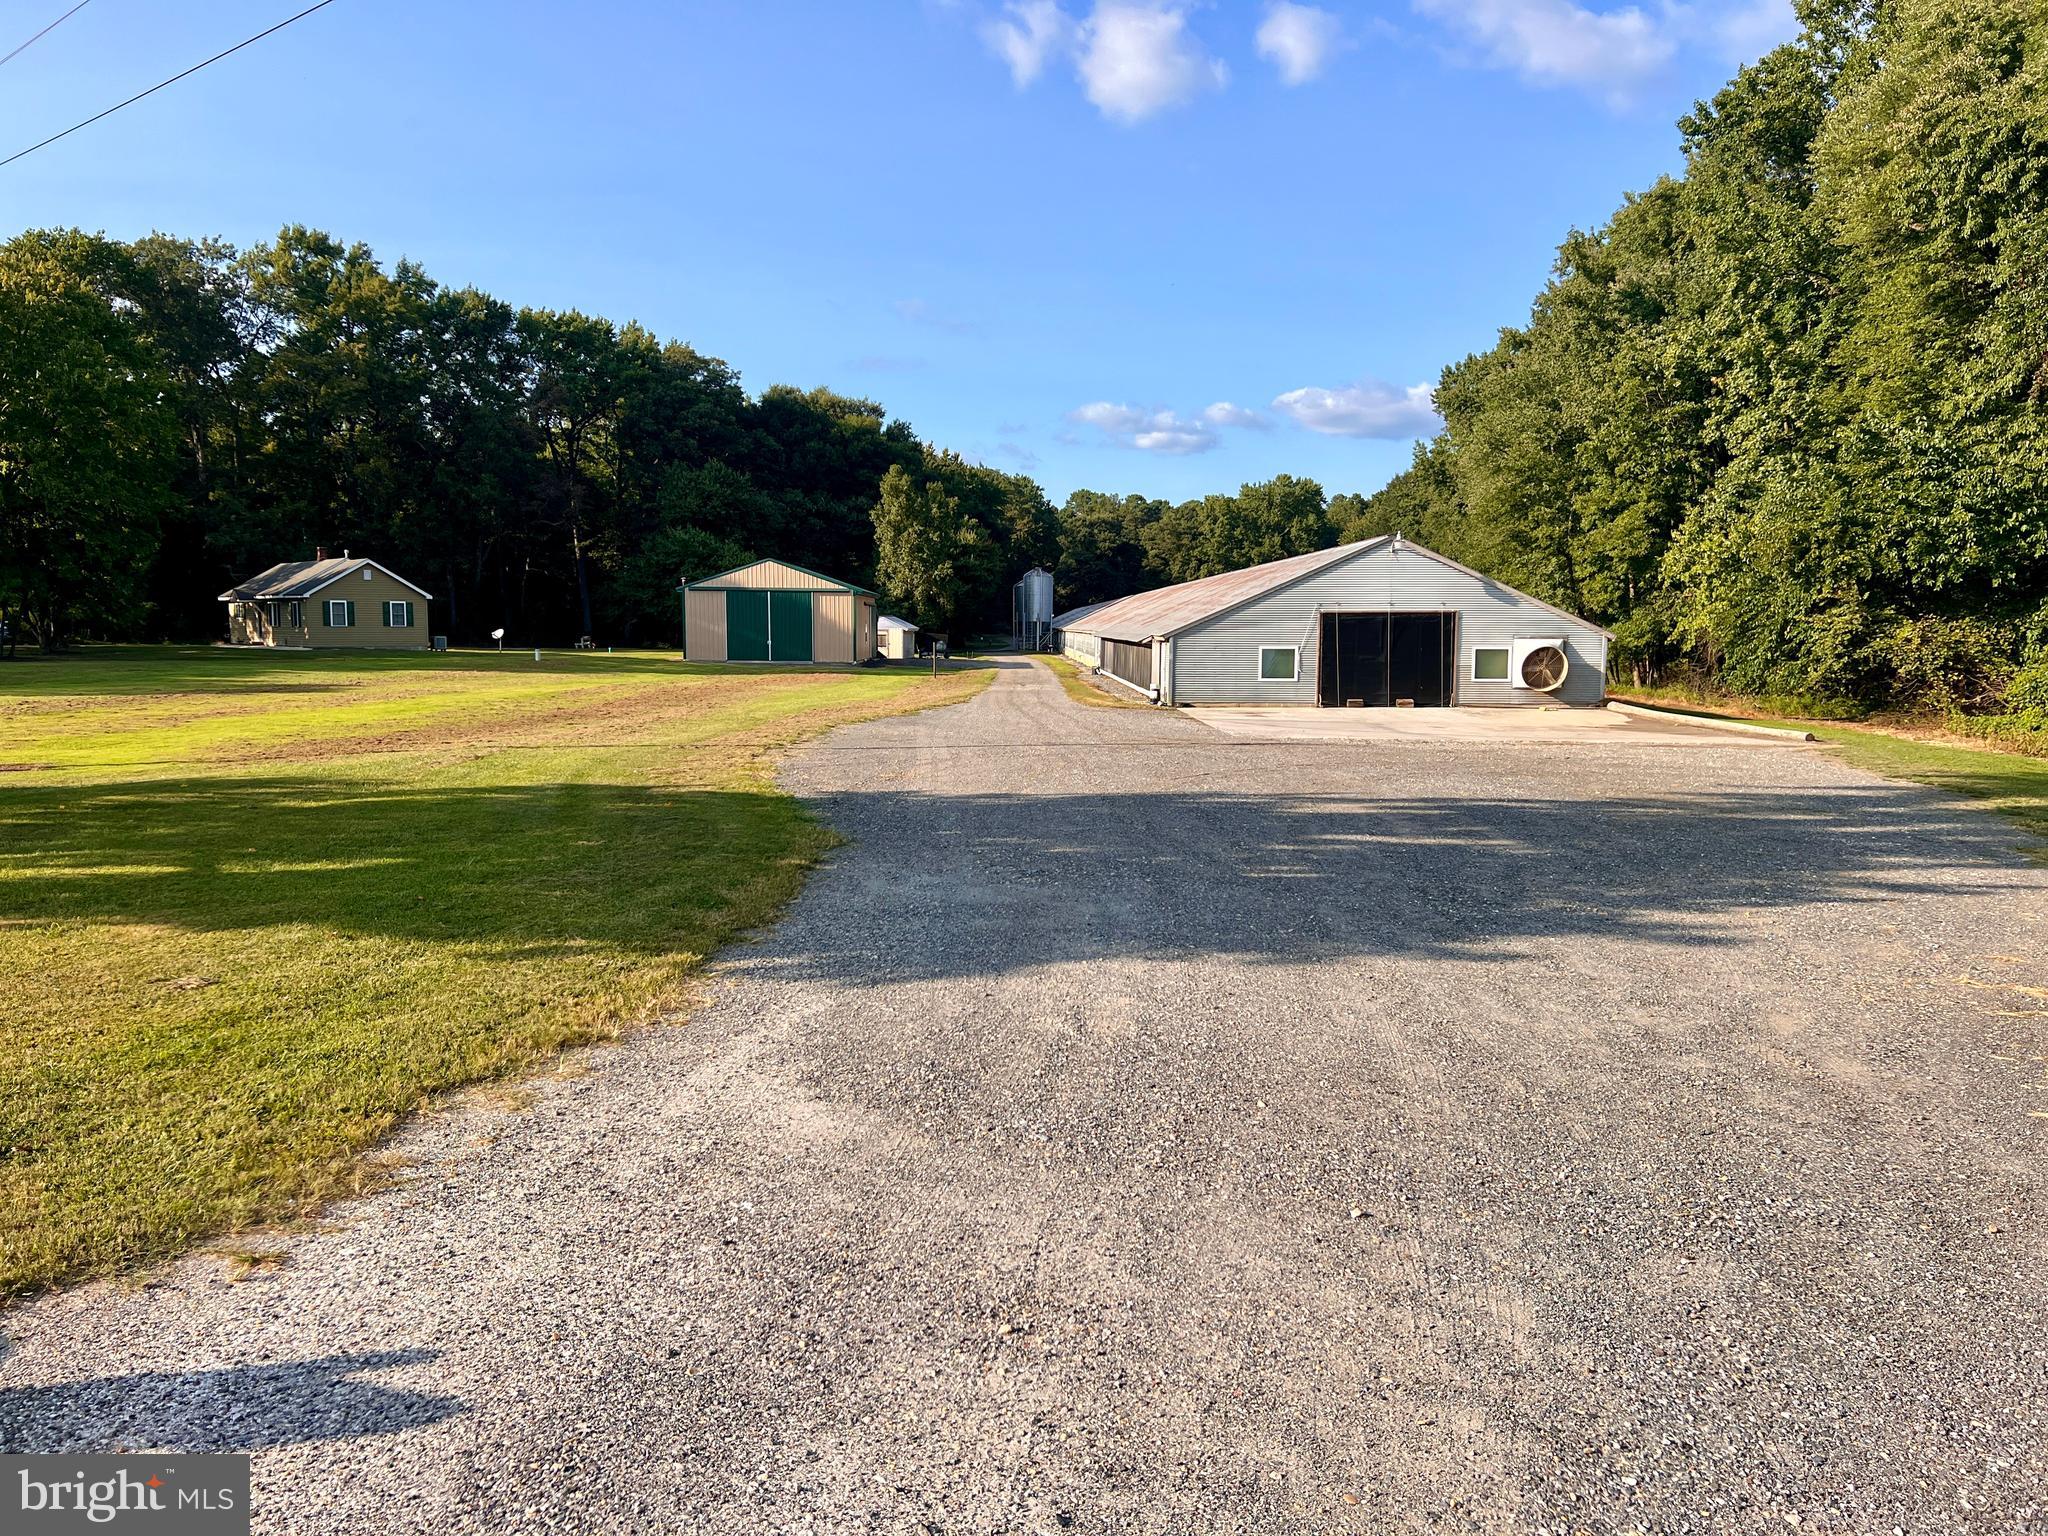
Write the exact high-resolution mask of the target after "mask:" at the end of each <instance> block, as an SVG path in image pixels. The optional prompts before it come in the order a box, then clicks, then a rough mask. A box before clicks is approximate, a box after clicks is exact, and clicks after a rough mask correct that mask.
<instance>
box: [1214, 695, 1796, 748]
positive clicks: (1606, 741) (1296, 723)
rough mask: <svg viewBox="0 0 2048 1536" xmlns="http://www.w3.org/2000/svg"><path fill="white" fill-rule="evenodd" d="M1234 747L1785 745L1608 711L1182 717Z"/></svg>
mask: <svg viewBox="0 0 2048 1536" xmlns="http://www.w3.org/2000/svg"><path fill="white" fill-rule="evenodd" d="M1182 713H1183V714H1185V715H1186V716H1187V717H1188V718H1189V719H1191V720H1199V721H1200V722H1201V723H1202V724H1203V725H1206V726H1208V727H1210V728H1211V729H1212V730H1216V731H1220V732H1221V733H1222V734H1223V735H1225V736H1229V737H1232V738H1233V739H1235V740H1238V741H1273V742H1283V741H1286V742H1293V741H1332V742H1335V741H1364V742H1381V743H1384V742H1400V741H1418V742H1429V741H1445V742H1448V741H1457V742H1499V743H1501V744H1503V745H1509V746H1613V747H1628V746H1643V747H1787V746H1801V745H1804V743H1802V742H1798V741H1795V740H1793V739H1791V738H1789V737H1788V738H1785V739H1784V740H1775V739H1772V738H1769V737H1764V736H1749V735H1737V734H1733V733H1730V732H1726V731H1716V730H1713V729H1710V728H1708V727H1705V726H1691V725H1681V724H1677V723H1675V722H1674V723H1666V722H1664V721H1659V720H1646V719H1641V718H1636V717H1631V716H1628V715H1623V714H1619V713H1617V712H1615V711H1613V710H1607V709H1303V708H1298V707H1283V706H1278V705H1256V706H1232V707H1225V706H1222V705H1210V706H1205V707H1198V708H1193V709H1187V710H1183V711H1182Z"/></svg>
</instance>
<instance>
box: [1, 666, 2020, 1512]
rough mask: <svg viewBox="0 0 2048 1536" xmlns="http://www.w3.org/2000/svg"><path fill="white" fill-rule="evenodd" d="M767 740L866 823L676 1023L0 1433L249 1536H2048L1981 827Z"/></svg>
mask: <svg viewBox="0 0 2048 1536" xmlns="http://www.w3.org/2000/svg"><path fill="white" fill-rule="evenodd" d="M787 778H788V782H789V783H790V784H791V786H792V787H793V788H795V789H796V790H798V791H799V792H800V793H802V794H804V795H806V796H809V797H812V798H813V799H814V800H815V802H816V804H817V806H818V808H819V811H820V813H821V814H822V815H823V816H825V817H826V818H828V819H829V820H830V821H831V822H832V823H833V824H834V825H836V826H838V827H840V828H841V829H843V830H844V831H845V832H847V833H848V834H849V835H850V836H851V838H852V839H853V842H852V844H851V846H850V847H849V848H847V849H846V850H845V851H843V852H842V853H841V854H839V855H838V856H837V857H836V858H835V859H834V860H833V862H832V863H831V864H830V865H829V866H828V867H827V868H826V869H825V870H824V871H822V872H821V873H820V874H819V876H818V877H817V878H816V879H815V880H814V881H813V882H812V883H811V885H810V887H809V889H808V890H807V891H806V893H805V894H804V896H803V897H802V898H801V900H800V901H799V902H798V904H797V906H796V907H795V909H794V910H793V912H792V913H791V915H790V916H789V918H788V920H787V921H786V922H785V923H784V924H783V925H782V926H781V927H779V928H778V929H777V930H776V931H775V932H773V933H772V934H769V935H767V936H765V937H764V938H763V939H762V940H761V941H760V942H758V943H756V944H753V945H749V946H746V947H743V948H742V949H740V950H738V951H735V952H734V953H733V954H731V955H729V956H728V957H727V959H726V960H725V962H724V963H722V964H721V965H720V966H719V967H718V969H717V971H716V974H715V976H714V977H713V979H712V981H711V983H710V985H709V988H708V994H707V998H706V1001H705V1004H704V1006H703V1007H702V1008H701V1009H700V1010H699V1011H698V1012H696V1013H695V1015H694V1016H693V1017H692V1019H691V1021H690V1022H689V1023H688V1024H687V1025H686V1026H680V1027H673V1028H660V1029H655V1030H651V1031H648V1032H645V1033H643V1034H640V1035H638V1036H636V1037H634V1038H633V1039H631V1040H630V1041H628V1042H627V1043H625V1044H623V1045H619V1046H615V1047H611V1048H606V1049H599V1050H594V1051H590V1052H586V1053H582V1054H581V1055H580V1056H578V1057H577V1058H575V1059H574V1061H573V1062H572V1063H571V1068H570V1073H569V1074H562V1075H556V1076H546V1077H542V1078H540V1079H538V1080H536V1081H535V1082H534V1083H533V1084H532V1085H531V1092H530V1102H521V1101H520V1100H519V1099H517V1098H515V1099H514V1100H513V1101H512V1102H509V1103H507V1102H503V1101H502V1100H500V1101H498V1102H492V1101H490V1100H488V1099H479V1100H477V1101H474V1102H470V1103H467V1104H465V1105H464V1106H462V1107H459V1108H456V1109H453V1110H451V1111H449V1112H446V1113H442V1114H438V1115H435V1116H432V1117H430V1118H428V1119H426V1120H424V1121H422V1122H420V1123H419V1124H418V1125H416V1126H414V1127H413V1128H412V1129H410V1130H409V1131H407V1132H406V1133H405V1134H404V1135H403V1136H402V1137H401V1138H400V1139H399V1140H398V1141H397V1143H396V1144H395V1145H396V1147H397V1148H398V1150H399V1151H401V1152H403V1153H404V1154H405V1155H406V1156H407V1157H409V1158H410V1159H412V1160H413V1166H412V1171H411V1173H410V1174H409V1175H408V1176H407V1177H405V1178H404V1179H402V1180H401V1181H400V1183H399V1184H398V1185H397V1186H396V1187H394V1188H392V1189H390V1190H388V1191H387V1192H385V1193H383V1194H381V1195H378V1196H376V1197H373V1198H370V1199H367V1200H363V1201H360V1202H357V1203H355V1204H354V1205H351V1206H349V1207H347V1208H345V1209H343V1210H340V1211H337V1212H335V1213H334V1219H333V1222H332V1223H331V1224H330V1225H329V1226H328V1227H326V1228H325V1229H323V1230H320V1231H315V1232H307V1233H301V1234H295V1235H289V1236H285V1237H282V1238H279V1239H278V1240H277V1241H276V1243H275V1244H274V1246H275V1247H277V1248H279V1249H280V1250H282V1252H283V1254H284V1259H283V1262H282V1263H281V1264H280V1265H279V1266H278V1267H277V1268H275V1269H273V1270H269V1271H265V1272H259V1273H257V1274H256V1275H254V1276H253V1277H252V1278H249V1279H246V1280H244V1281H241V1282H240V1283H236V1282H233V1281H232V1280H231V1279H230V1278H229V1275H228V1272H227V1269H226V1267H225V1266H224V1265H223V1264H222V1263H221V1261H220V1260H219V1259H217V1258H209V1257H205V1256H197V1257H194V1258H191V1259H188V1260H186V1261H183V1262H181V1263H179V1264H177V1265H174V1266H171V1267H169V1268H168V1269H166V1270H163V1271H161V1272H159V1273H158V1274H156V1275H155V1276H153V1277H151V1278H150V1279H149V1281H148V1283H146V1284H144V1285H141V1286H140V1287H135V1286H126V1287H122V1286H111V1285H93V1286H87V1287H83V1288H81V1289H77V1290H74V1291H70V1292H66V1293H63V1294H59V1295H54V1296H50V1297H46V1298H43V1299H40V1300H38V1301H36V1302H35V1303H33V1304H31V1305H29V1306H26V1307H24V1308H20V1309H18V1310H16V1311H14V1312H12V1313H10V1314H8V1315H6V1317H5V1318H4V1319H0V1323H4V1326H5V1328H6V1330H7V1332H8V1334H9V1335H10V1336H11V1340H12V1352H11V1354H9V1356H8V1357H7V1358H6V1359H5V1361H4V1363H0V1449H53V1448H67V1449H71V1448H75V1449H86V1448H92V1449H101V1448H108V1447H114V1446H123V1447H183V1448H192V1449H230V1448H242V1447H249V1448H254V1449H255V1451H256V1461H255V1468H256V1507H257V1512H258V1513H257V1525H258V1528H259V1529H260V1530H262V1531H265V1532H273V1533H287V1532H288V1533H291V1536H304V1533H316V1536H317V1533H329V1532H332V1533H344V1532H346V1533H358V1532H378V1533H383V1532H398V1531H434V1532H472V1531H491V1532H502V1531H588V1532H647V1533H656V1532H659V1533H673V1532H690V1533H693V1536H694V1533H717V1532H734V1533H737V1532H747V1533H757V1532H768V1531H774V1532H810V1533H816V1536H827V1533H832V1536H836V1533H852V1532H861V1533H867V1532H891V1533H894V1532H944V1533H956V1532H961V1533H988V1536H997V1533H1021V1532H1041V1531H1061V1530H1073V1531H1080V1532H1156V1533H1162V1536H1164V1533H1184V1532H1198V1531H1199V1532H1257V1533H1261V1536H1264V1533H1274V1532H1295V1531H1302V1532H1307V1531H1318V1532H1324V1531H1345V1532H1401V1531H1443V1532H1463V1531H1506V1530H1513V1531H1554V1532H1560V1533H1562V1532H1581V1531H1583V1532H1598V1533H1606V1532H1624V1531H1649V1532H1681V1531H1683V1532H1703V1533H1704V1532H1731V1531H1741V1532H1758V1531H1765V1530H1778V1529H1787V1528H1790V1527H1792V1526H1797V1527H1798V1528H1799V1529H1801V1530H1803V1531H1823V1532H1855V1533H1864V1532H1888V1531H1893V1530H1899V1531H1903V1532H1910V1533H1914V1536H1920V1533H1926V1532H1945V1531H1971V1532H1984V1533H1992V1532H1996V1533H2001V1536H2003V1533H2010V1532H2014V1531H2021V1530H2041V1529H2048V1449H2044V1447H2048V1317H2044V1312H2048V1240H2044V1239H2048V1174H2044V1159H2043V1152H2044V1148H2048V1115H2044V1113H2043V1112H2044V1111H2048V869H2043V868H2041V867H2038V866H2035V865H2031V864H2028V863H2027V862H2025V861H2024V860H2023V859H2022V857H2021V856H2020V854H2019V851H2018V843H2017V834H2015V833H2014V832H2012V831H2011V830H2010V829H2009V828H2008V827H2007V825H2006V824H2005V823H2003V822H2001V821H1998V820H1996V819H1995V818H1993V817H1991V816H1989V815H1987V814H1985V813H1982V812H1980V811H1978V810H1976V809H1974V808H1971V807H1969V806H1967V805H1963V804H1961V803H1958V802H1955V801H1951V800H1948V799H1944V798H1942V797H1939V796H1937V795H1934V794H1931V793H1927V792H1923V791H1920V790H1917V789H1914V788H1910V787H1905V786H1900V785H1895V784H1889V783H1884V782H1881V781H1879V780H1876V779H1872V778H1869V777H1867V776H1864V775H1862V774H1859V773H1856V772H1854V771H1852V770H1850V769H1847V768H1845V767H1843V766H1842V765H1840V764H1839V763H1838V762H1836V761H1835V760H1834V759H1833V758H1832V757H1830V756H1829V755H1828V754H1826V753H1825V752H1822V751H1817V750H1810V749H1802V748H1786V747H1779V746H1770V745H1752V744H1751V743H1749V742H1747V741H1742V740H1739V739H1735V738H1731V739H1730V741H1729V744H1728V745H1727V746H1726V747H1725V748H1720V747H1715V748H1697V747H1695V748H1687V749H1660V748H1656V747H1632V746H1622V745H1617V746H1605V745H1602V746H1587V747H1558V748H1541V749H1536V748H1531V747H1527V746H1523V747H1515V746H1512V745H1487V744H1455V743H1412V744H1402V743H1390V744H1385V745H1365V744H1359V745H1352V744H1330V743H1315V744H1307V745H1299V746H1288V745H1277V744H1275V745H1268V744H1263V743H1232V742H1229V741H1226V740H1225V739H1223V738H1221V737H1219V736H1217V735H1216V734H1215V733H1213V732H1211V731H1209V730H1208V729H1207V728H1206V727H1204V726H1202V725H1200V724H1198V723H1196V722H1194V721H1192V720H1190V719H1188V718H1185V717H1182V716H1175V715H1171V714H1164V713H1154V712H1148V711H1136V710H1106V709H1087V708H1083V707H1081V706H1079V705H1077V704H1075V703H1073V702H1071V701H1069V700H1068V699H1067V698H1066V697H1065V696H1064V695H1063V694H1062V693H1061V692H1060V691H1059V689H1058V687H1057V686H1056V684H1055V683H1054V680H1053V679H1052V678H1051V677H1050V676H1049V675H1048V674H1047V673H1045V672H1044V671H1043V670H1042V669H1039V668H1036V667H1033V666H1031V665H1029V664H1028V663H1024V662H1021V661H1013V662H1010V663H1007V664H1005V665H1004V666H1003V669H1002V671H1001V672H1000V674H999V676H998V677H997V679H996V682H995V684H994V686H993V687H992V688H991V689H990V690H989V691H988V692H987V693H986V694H984V695H983V696H981V697H980V698H978V699H977V700H975V701H974V702H972V703H970V704H966V705H963V706H959V707H957V708H953V709H949V710H945V711H940V712H935V713H931V714H927V715H922V716H917V717H912V718H907V719H899V720H888V721H879V722H875V723H872V724H868V725H863V726H857V727H851V728H848V729H845V730H841V731H839V732H837V733H835V734H834V735H832V736H831V737H829V738H827V739H826V740H824V741H823V742H821V743H819V744H817V745H815V746H814V747H812V748H810V749H808V750H807V751H805V752H804V753H802V754H801V755H799V756H798V757H796V758H795V759H794V760H793V761H792V762H791V763H790V765H789V767H788V770H787ZM2027 988H2032V989H2035V990H2033V991H2028V990H2024V989H2027ZM582 1067H587V1068H588V1070H587V1071H586V1072H582V1073H581V1075H572V1074H574V1073H575V1072H576V1071H577V1070H578V1069H580V1068H582Z"/></svg>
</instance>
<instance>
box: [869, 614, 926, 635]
mask: <svg viewBox="0 0 2048 1536" xmlns="http://www.w3.org/2000/svg"><path fill="white" fill-rule="evenodd" d="M875 628H877V629H907V630H910V631H911V632H912V633H913V634H914V633H916V631H917V626H916V625H915V624H913V623H911V622H910V620H908V619H899V618H897V617H896V615H894V614H893V613H885V614H883V615H882V616H881V617H880V618H879V619H877V620H875Z"/></svg>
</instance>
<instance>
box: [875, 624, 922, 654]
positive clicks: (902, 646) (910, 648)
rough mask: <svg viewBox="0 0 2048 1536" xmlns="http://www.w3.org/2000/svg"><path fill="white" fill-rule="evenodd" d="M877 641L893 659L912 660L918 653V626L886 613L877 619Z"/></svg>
mask: <svg viewBox="0 0 2048 1536" xmlns="http://www.w3.org/2000/svg"><path fill="white" fill-rule="evenodd" d="M875 643H876V647H877V649H879V650H880V651H881V653H882V654H883V655H884V656H886V657H888V658H889V659H890V660H891V661H910V660H912V659H914V658H915V657H916V655H917V626H916V625H915V624H913V623H911V622H910V621H909V620H908V619H899V618H895V617H893V616H892V615H890V614H886V613H885V614H883V615H882V616H881V617H880V618H879V619H877V620H875Z"/></svg>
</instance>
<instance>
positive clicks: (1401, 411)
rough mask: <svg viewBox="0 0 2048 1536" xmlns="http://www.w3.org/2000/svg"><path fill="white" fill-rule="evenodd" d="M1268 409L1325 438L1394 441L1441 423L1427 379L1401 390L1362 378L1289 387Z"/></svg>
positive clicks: (1425, 433) (1422, 433)
mask: <svg viewBox="0 0 2048 1536" xmlns="http://www.w3.org/2000/svg"><path fill="white" fill-rule="evenodd" d="M1273 409H1274V410H1276V411H1279V412H1280V413H1281V414H1283V415H1285V416H1288V417H1291V418H1292V419H1293V420H1294V421H1296V422H1298V423H1300V424H1301V425H1302V426H1304V427H1307V428H1308V429H1309V430H1310V431H1311V432H1321V433H1323V434H1325V435H1326V436H1329V437H1371V438H1385V439H1388V440H1390V441H1398V440H1400V439H1402V438H1410V437H1426V436H1428V435H1429V434H1430V433H1432V432H1434V431H1436V430H1437V429H1438V428H1439V427H1441V426H1442V425H1443V419H1442V418H1441V417H1439V416H1438V415H1437V413H1436V401H1435V392H1434V391H1433V390H1431V388H1430V387H1429V386H1428V385H1427V384H1417V385H1415V386H1414V387H1413V388H1412V389H1402V388H1400V387H1399V386H1398V385H1394V384H1382V383H1379V382H1378V381H1377V380H1373V379H1367V380H1364V381H1363V382H1361V383H1358V384H1347V385H1346V386H1344V388H1342V389H1290V390H1289V391H1288V392H1287V393H1286V394H1284V395H1282V396H1281V397H1280V398H1279V399H1277V400H1275V401H1274V402H1273Z"/></svg>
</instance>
